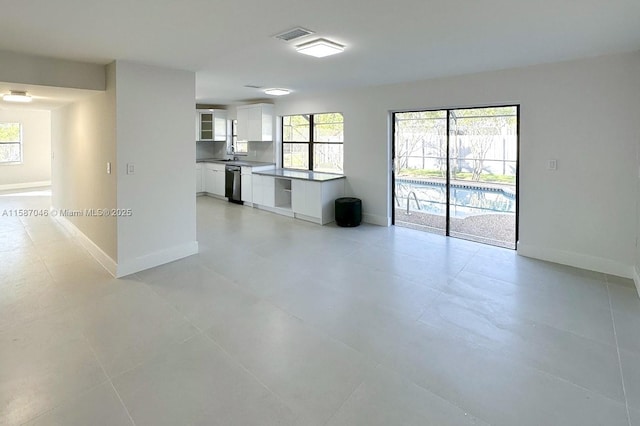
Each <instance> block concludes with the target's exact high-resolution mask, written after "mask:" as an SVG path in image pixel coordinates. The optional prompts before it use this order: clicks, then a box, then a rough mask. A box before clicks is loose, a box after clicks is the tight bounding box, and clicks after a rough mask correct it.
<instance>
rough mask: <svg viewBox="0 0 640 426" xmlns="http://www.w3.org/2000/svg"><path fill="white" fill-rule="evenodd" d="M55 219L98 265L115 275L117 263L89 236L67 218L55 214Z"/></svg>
mask: <svg viewBox="0 0 640 426" xmlns="http://www.w3.org/2000/svg"><path fill="white" fill-rule="evenodd" d="M56 220H57V221H58V222H60V224H61V225H62V226H64V227H65V229H67V230H68V231H69V232H70V233H71V234H72V235H73V236H74V237H75V238H76V239H77V240H78V241H79V242H80V245H82V247H84V249H85V250H87V251H88V252H89V254H90V255H91V256H92V257H93V258H94V259H95V260H97V261H98V263H99V264H100V265H102V267H103V268H104V269H106V270H107V271H108V272H109V273H110V274H111V275H113V276H114V277H116V276H117V275H116V274H117V269H118V265H117V264H116V262H115V261H114V260H113V259H112V258H111V257H109V255H108V254H106V253H105V252H104V251H102V249H101V248H100V247H98V246H97V245H96V243H94V242H93V241H92V240H91V239H90V238H89V237H87V236H86V235H85V234H84V232H82V231H81V230H80V229H78V227H76V226H75V225H74V224H73V223H71V221H69V219H67V218H66V217H62V216H57V217H56Z"/></svg>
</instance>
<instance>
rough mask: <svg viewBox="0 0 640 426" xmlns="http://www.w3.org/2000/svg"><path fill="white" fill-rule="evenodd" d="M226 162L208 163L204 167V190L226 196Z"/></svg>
mask: <svg viewBox="0 0 640 426" xmlns="http://www.w3.org/2000/svg"><path fill="white" fill-rule="evenodd" d="M224 167H225V166H224V164H215V163H207V164H206V165H205V168H204V184H203V186H204V187H203V188H202V189H203V191H204V192H207V193H209V194H213V195H218V196H220V197H224V181H225V175H224Z"/></svg>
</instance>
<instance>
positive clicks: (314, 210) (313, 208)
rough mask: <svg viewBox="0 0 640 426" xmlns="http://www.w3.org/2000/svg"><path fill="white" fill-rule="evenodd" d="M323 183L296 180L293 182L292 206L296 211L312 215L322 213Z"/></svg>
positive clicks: (318, 215)
mask: <svg viewBox="0 0 640 426" xmlns="http://www.w3.org/2000/svg"><path fill="white" fill-rule="evenodd" d="M321 198H322V183H320V182H313V181H306V180H294V181H292V182H291V208H292V209H293V212H294V213H298V214H302V215H305V216H311V217H318V218H319V217H320V216H321V215H322V206H321V204H320V200H321Z"/></svg>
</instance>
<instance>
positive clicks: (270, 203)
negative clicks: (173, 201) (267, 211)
mask: <svg viewBox="0 0 640 426" xmlns="http://www.w3.org/2000/svg"><path fill="white" fill-rule="evenodd" d="M274 180H275V179H274V178H272V177H269V176H261V175H253V176H252V181H253V182H252V183H253V185H252V186H253V203H254V204H259V205H261V206H265V207H274V205H275V197H274V195H275V182H274Z"/></svg>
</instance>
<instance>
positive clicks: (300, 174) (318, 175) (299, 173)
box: [253, 169, 346, 182]
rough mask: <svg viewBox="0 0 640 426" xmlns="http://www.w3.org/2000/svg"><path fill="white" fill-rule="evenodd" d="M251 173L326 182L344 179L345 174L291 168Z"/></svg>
mask: <svg viewBox="0 0 640 426" xmlns="http://www.w3.org/2000/svg"><path fill="white" fill-rule="evenodd" d="M253 174H255V175H262V176H273V177H276V178H288V179H300V180H312V181H315V182H326V181H329V180H335V179H344V178H345V177H346V176H345V175H337V174H333V173H323V172H312V171H308V170H291V169H267V170H260V171H256V172H253Z"/></svg>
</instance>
